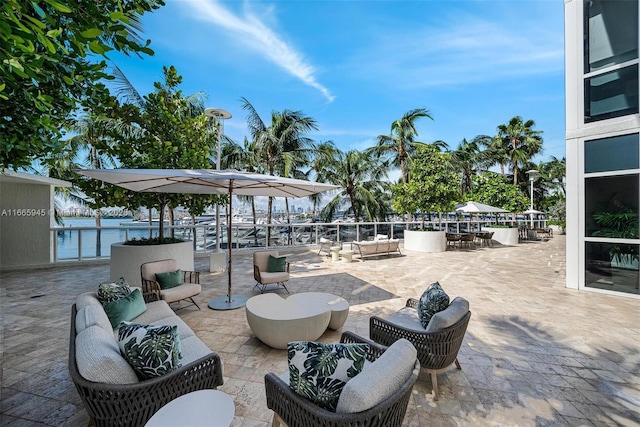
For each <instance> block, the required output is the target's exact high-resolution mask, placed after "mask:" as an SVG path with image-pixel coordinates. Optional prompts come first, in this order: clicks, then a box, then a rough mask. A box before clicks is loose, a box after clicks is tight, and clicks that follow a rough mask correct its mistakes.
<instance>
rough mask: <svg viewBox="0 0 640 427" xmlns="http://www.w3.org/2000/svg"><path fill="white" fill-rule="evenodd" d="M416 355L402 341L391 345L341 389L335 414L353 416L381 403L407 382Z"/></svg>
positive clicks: (415, 352) (407, 344)
mask: <svg viewBox="0 0 640 427" xmlns="http://www.w3.org/2000/svg"><path fill="white" fill-rule="evenodd" d="M417 355H418V352H417V351H416V349H415V347H414V346H413V344H411V343H410V342H409V341H407V340H406V339H404V338H402V339H399V340H398V341H396V342H394V343H393V344H392V345H391V346H390V347H389V348H388V349H387V350H386V351H385V352H384V353H383V354H382V355H381V356H380V357H379V358H378V359H376V360H375V361H374V362H373V363H372V364H371V365H368V366H365V368H364V369H363V370H362V372H360V373H359V374H358V375H356V376H355V377H354V378H352V379H351V380H350V381H349V382H347V384H346V385H345V386H344V389H342V393H340V398H339V399H338V406H337V407H336V412H337V413H342V414H354V413H357V412H362V411H366V410H367V409H371V408H373V407H374V406H376V405H378V404H379V403H382V402H384V401H385V400H386V399H388V398H389V397H391V396H392V395H393V394H394V393H395V392H396V391H398V390H399V389H400V387H402V385H403V384H404V383H405V382H407V380H408V379H409V377H410V376H411V373H412V372H413V369H414V367H415V363H416V357H417Z"/></svg>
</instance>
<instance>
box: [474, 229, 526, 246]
mask: <svg viewBox="0 0 640 427" xmlns="http://www.w3.org/2000/svg"><path fill="white" fill-rule="evenodd" d="M482 231H489V232H493V240H495V241H496V242H498V243H500V244H502V245H507V246H515V245H517V244H518V229H517V228H501V227H482Z"/></svg>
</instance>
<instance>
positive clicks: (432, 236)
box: [404, 230, 447, 252]
mask: <svg viewBox="0 0 640 427" xmlns="http://www.w3.org/2000/svg"><path fill="white" fill-rule="evenodd" d="M404 248H405V249H406V250H408V251H417V252H444V251H446V250H447V236H446V234H445V232H444V231H417V230H404Z"/></svg>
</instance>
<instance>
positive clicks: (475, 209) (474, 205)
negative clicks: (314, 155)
mask: <svg viewBox="0 0 640 427" xmlns="http://www.w3.org/2000/svg"><path fill="white" fill-rule="evenodd" d="M456 212H468V213H506V212H509V211H508V210H505V209H502V208H496V207H495V206H489V205H485V204H483V203H478V202H467V203H461V204H459V205H456Z"/></svg>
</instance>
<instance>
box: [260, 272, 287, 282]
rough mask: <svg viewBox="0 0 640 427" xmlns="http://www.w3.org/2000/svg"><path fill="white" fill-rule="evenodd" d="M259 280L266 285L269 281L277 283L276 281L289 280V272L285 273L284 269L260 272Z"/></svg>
mask: <svg viewBox="0 0 640 427" xmlns="http://www.w3.org/2000/svg"><path fill="white" fill-rule="evenodd" d="M260 279H261V280H260V282H261V283H262V284H263V285H268V284H270V283H278V282H286V281H287V280H289V273H287V272H286V271H282V272H280V271H278V272H275V273H267V272H263V271H261V272H260Z"/></svg>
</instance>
